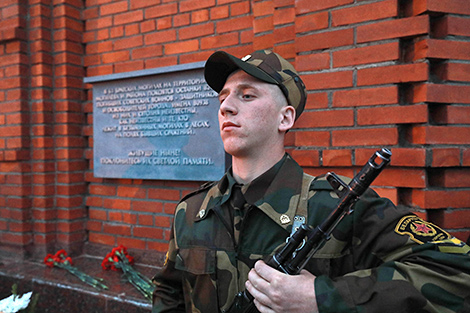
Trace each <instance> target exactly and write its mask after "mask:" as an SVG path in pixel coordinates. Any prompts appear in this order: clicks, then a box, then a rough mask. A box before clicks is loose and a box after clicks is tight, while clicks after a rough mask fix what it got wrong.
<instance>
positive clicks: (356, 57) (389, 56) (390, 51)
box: [332, 42, 400, 67]
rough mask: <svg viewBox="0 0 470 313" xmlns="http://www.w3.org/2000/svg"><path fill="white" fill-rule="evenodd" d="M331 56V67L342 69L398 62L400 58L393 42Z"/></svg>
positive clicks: (396, 46) (342, 51)
mask: <svg viewBox="0 0 470 313" xmlns="http://www.w3.org/2000/svg"><path fill="white" fill-rule="evenodd" d="M332 54H333V67H343V66H351V65H359V64H368V63H380V62H386V61H394V60H398V59H399V57H400V47H399V43H398V42H393V43H387V44H383V45H373V46H366V47H356V48H353V49H347V50H340V51H336V52H333V53H332Z"/></svg>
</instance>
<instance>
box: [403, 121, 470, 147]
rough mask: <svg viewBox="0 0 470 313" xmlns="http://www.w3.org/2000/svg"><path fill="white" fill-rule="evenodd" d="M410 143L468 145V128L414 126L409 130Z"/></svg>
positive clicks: (469, 129)
mask: <svg viewBox="0 0 470 313" xmlns="http://www.w3.org/2000/svg"><path fill="white" fill-rule="evenodd" d="M410 142H411V143H414V144H443V145H451V144H457V145H458V144H469V143H470V127H464V126H462V127H458V126H415V127H413V128H412V130H411V134H410Z"/></svg>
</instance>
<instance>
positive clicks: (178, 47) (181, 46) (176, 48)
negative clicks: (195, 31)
mask: <svg viewBox="0 0 470 313" xmlns="http://www.w3.org/2000/svg"><path fill="white" fill-rule="evenodd" d="M164 48H165V52H166V54H180V53H187V52H194V51H197V50H198V49H199V41H198V40H187V41H180V42H177V43H170V44H166V45H165V46H164Z"/></svg>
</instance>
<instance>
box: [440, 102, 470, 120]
mask: <svg viewBox="0 0 470 313" xmlns="http://www.w3.org/2000/svg"><path fill="white" fill-rule="evenodd" d="M432 117H433V120H434V122H435V123H438V124H470V107H469V106H461V105H443V106H439V107H438V109H436V111H435V112H433V115H432Z"/></svg>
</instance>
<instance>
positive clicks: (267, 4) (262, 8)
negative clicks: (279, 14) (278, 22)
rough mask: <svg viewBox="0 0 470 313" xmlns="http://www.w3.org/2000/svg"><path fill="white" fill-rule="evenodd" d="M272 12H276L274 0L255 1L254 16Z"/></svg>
mask: <svg viewBox="0 0 470 313" xmlns="http://www.w3.org/2000/svg"><path fill="white" fill-rule="evenodd" d="M272 14H274V3H273V2H272V1H264V2H254V3H253V16H255V17H260V16H266V15H272Z"/></svg>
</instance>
